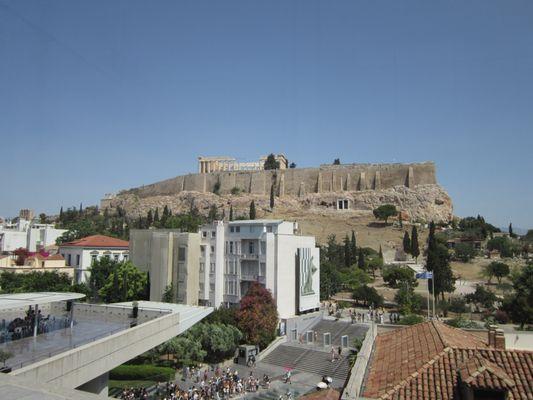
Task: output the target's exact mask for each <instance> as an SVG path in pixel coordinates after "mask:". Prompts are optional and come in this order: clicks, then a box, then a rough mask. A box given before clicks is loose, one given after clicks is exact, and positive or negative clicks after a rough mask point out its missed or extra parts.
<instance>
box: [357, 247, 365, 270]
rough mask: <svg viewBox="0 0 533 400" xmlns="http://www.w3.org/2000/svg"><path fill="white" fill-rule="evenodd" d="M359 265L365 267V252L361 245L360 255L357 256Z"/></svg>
mask: <svg viewBox="0 0 533 400" xmlns="http://www.w3.org/2000/svg"><path fill="white" fill-rule="evenodd" d="M357 266H358V267H359V268H361V269H365V253H363V249H362V248H360V247H359V255H358V257H357Z"/></svg>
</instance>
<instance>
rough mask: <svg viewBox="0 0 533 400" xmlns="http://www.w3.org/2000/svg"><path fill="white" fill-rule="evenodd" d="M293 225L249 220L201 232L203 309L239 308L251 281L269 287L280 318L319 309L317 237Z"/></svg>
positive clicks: (212, 226)
mask: <svg viewBox="0 0 533 400" xmlns="http://www.w3.org/2000/svg"><path fill="white" fill-rule="evenodd" d="M297 230H298V225H297V223H295V222H287V221H283V220H248V221H232V222H222V221H216V222H214V223H213V224H208V225H204V226H202V227H201V228H200V236H201V238H200V240H201V250H200V268H199V270H200V280H199V283H200V285H199V286H200V292H199V300H200V302H201V303H202V304H206V305H211V306H214V307H219V306H221V305H224V306H236V305H238V304H239V302H240V299H241V298H242V297H243V296H244V295H246V293H247V291H248V289H249V287H250V286H251V284H252V283H253V282H258V283H259V284H261V285H263V286H265V288H267V289H268V290H269V291H270V292H271V293H272V296H273V297H274V299H275V300H276V304H277V307H278V313H279V316H280V318H290V317H293V316H295V315H298V314H302V313H305V312H310V311H314V310H316V309H318V308H319V306H320V278H319V277H320V253H319V248H318V247H317V246H316V243H315V238H314V237H312V236H302V235H298V234H297Z"/></svg>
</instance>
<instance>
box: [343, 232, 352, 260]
mask: <svg viewBox="0 0 533 400" xmlns="http://www.w3.org/2000/svg"><path fill="white" fill-rule="evenodd" d="M350 265H352V254H351V243H350V239H348V235H346V237H345V238H344V266H345V267H346V268H349V267H350Z"/></svg>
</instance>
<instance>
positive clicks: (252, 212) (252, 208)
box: [250, 200, 255, 219]
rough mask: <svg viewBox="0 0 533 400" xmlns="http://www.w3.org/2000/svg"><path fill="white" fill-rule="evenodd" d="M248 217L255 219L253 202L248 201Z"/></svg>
mask: <svg viewBox="0 0 533 400" xmlns="http://www.w3.org/2000/svg"><path fill="white" fill-rule="evenodd" d="M250 219H255V202H254V201H253V200H252V202H251V203H250Z"/></svg>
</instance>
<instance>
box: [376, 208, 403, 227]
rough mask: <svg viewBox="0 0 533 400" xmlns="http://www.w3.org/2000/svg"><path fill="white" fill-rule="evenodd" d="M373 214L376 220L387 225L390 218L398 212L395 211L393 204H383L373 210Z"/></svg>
mask: <svg viewBox="0 0 533 400" xmlns="http://www.w3.org/2000/svg"><path fill="white" fill-rule="evenodd" d="M373 213H374V217H376V219H379V220H382V221H385V224H387V223H388V220H389V218H390V217H394V216H396V215H398V210H396V206H395V205H393V204H383V205H381V206H379V207H377V208H375V209H374V211H373Z"/></svg>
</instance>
